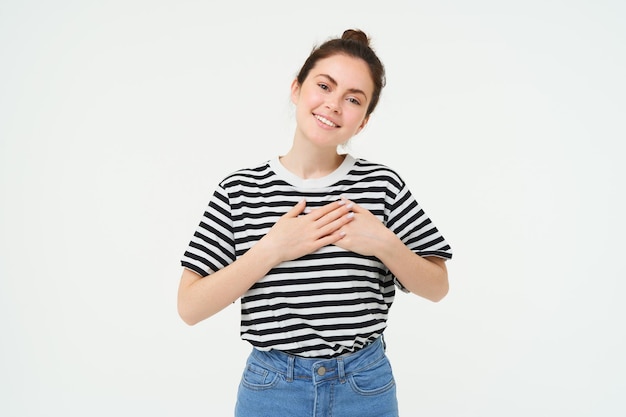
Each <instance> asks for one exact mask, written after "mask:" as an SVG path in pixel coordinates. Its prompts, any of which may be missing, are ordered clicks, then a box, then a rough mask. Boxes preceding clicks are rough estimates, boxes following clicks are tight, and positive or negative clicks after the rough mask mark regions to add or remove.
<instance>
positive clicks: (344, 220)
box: [320, 212, 354, 236]
mask: <svg viewBox="0 0 626 417" xmlns="http://www.w3.org/2000/svg"><path fill="white" fill-rule="evenodd" d="M353 219H354V213H352V212H349V213H345V214H344V215H342V216H340V217H338V218H336V219H334V220H332V221H330V222H329V223H327V224H325V225H324V226H323V227H321V228H320V234H321V235H322V236H327V235H330V234H334V233H337V232H338V231H339V230H340V229H341V228H342V227H343V226H345V225H346V224H348V223H350V222H351V221H352V220H353Z"/></svg>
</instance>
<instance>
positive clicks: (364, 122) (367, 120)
mask: <svg viewBox="0 0 626 417" xmlns="http://www.w3.org/2000/svg"><path fill="white" fill-rule="evenodd" d="M369 121H370V116H369V115H367V116H365V119H363V121H362V122H361V125H360V126H359V127H358V129H357V130H356V133H355V135H358V134H359V133H360V132H361V130H363V128H365V126H366V125H367V122H369Z"/></svg>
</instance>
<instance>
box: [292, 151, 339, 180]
mask: <svg viewBox="0 0 626 417" xmlns="http://www.w3.org/2000/svg"><path fill="white" fill-rule="evenodd" d="M344 159H345V155H339V154H338V153H337V150H336V149H333V150H322V149H319V148H318V149H307V150H304V149H299V148H298V147H296V146H295V145H294V146H292V148H291V149H290V150H289V152H287V153H286V154H285V155H284V156H281V157H280V162H281V163H282V164H283V166H284V167H285V168H287V170H288V171H290V172H291V173H293V174H295V175H297V176H298V177H300V178H302V179H314V178H322V177H325V176H327V175H329V174H330V173H332V172H333V171H335V170H336V169H337V168H339V166H340V165H341V163H342V162H343V161H344Z"/></svg>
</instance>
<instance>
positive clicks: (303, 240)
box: [178, 200, 352, 325]
mask: <svg viewBox="0 0 626 417" xmlns="http://www.w3.org/2000/svg"><path fill="white" fill-rule="evenodd" d="M305 207H306V202H305V201H304V200H303V201H301V202H300V203H298V204H296V205H295V206H294V207H293V208H292V209H291V210H290V211H289V212H287V213H286V214H285V215H284V216H282V217H281V218H280V219H279V220H278V222H276V224H275V225H274V226H273V227H272V228H271V229H270V231H269V232H268V233H267V234H266V235H265V236H264V237H263V238H261V240H259V241H258V242H257V243H256V244H255V245H254V246H252V247H251V248H250V249H249V250H248V251H247V252H246V253H245V254H244V255H242V256H241V257H239V259H237V260H236V261H235V262H233V263H232V264H230V265H228V266H226V267H224V268H223V269H220V270H219V271H216V272H214V273H212V274H210V275H209V276H207V277H204V278H202V277H201V276H200V275H198V274H197V273H195V272H192V271H191V270H188V269H184V270H183V274H182V277H181V279H180V285H179V287H178V314H179V315H180V316H181V318H182V319H183V321H185V323H187V324H190V325H192V324H196V323H198V322H200V321H202V320H204V319H206V318H208V317H210V316H212V315H213V314H215V313H217V312H219V311H221V310H222V309H224V308H225V307H226V306H228V305H230V304H231V303H233V302H234V301H236V300H237V299H238V298H239V297H241V296H242V295H243V294H245V293H246V291H248V289H249V288H250V287H251V286H252V285H254V283H255V282H257V281H258V280H259V279H261V278H263V277H264V276H265V275H266V274H267V273H268V272H269V271H270V270H271V269H272V268H273V267H275V266H276V265H278V264H280V263H281V262H285V261H288V260H292V259H297V258H299V257H301V256H304V255H306V254H309V253H311V252H314V251H316V250H317V249H319V248H321V247H323V246H326V245H330V244H333V243H335V242H337V241H338V240H339V239H341V238H342V234H341V233H340V232H339V229H340V228H341V227H342V226H344V225H345V224H347V223H348V222H350V221H352V217H351V216H350V217H349V216H347V214H348V212H349V211H350V208H348V207H346V204H345V202H344V201H342V200H340V201H337V202H332V203H329V204H327V205H326V206H324V207H321V208H319V209H317V210H313V211H312V212H311V213H309V214H306V215H303V216H301V214H302V213H303V212H304V209H305Z"/></svg>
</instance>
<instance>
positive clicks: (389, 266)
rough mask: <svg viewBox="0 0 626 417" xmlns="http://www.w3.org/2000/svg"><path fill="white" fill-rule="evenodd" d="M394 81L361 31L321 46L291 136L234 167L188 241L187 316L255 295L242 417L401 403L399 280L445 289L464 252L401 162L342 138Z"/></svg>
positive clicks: (193, 319) (182, 301) (392, 409)
mask: <svg viewBox="0 0 626 417" xmlns="http://www.w3.org/2000/svg"><path fill="white" fill-rule="evenodd" d="M384 83H385V72H384V67H383V65H382V63H381V62H380V60H379V59H378V57H377V56H376V54H375V53H374V51H373V50H372V49H371V47H370V46H369V39H368V37H367V36H366V35H365V34H364V33H363V32H361V31H359V30H347V31H345V32H344V33H343V36H342V37H341V38H337V39H332V40H329V41H327V42H325V43H324V44H322V45H321V46H319V47H317V48H316V49H314V51H313V52H312V53H311V55H310V56H309V58H308V59H307V60H306V62H305V63H304V65H303V67H302V68H301V70H300V72H299V74H298V76H297V77H296V79H295V80H294V81H293V83H292V85H291V100H292V101H293V103H294V105H295V107H296V123H297V124H296V130H295V134H294V139H293V145H292V147H291V149H290V150H289V152H287V153H286V154H285V155H283V156H280V157H274V158H271V159H270V160H268V161H266V162H263V163H260V164H259V165H257V166H253V167H250V168H247V169H242V170H239V171H237V172H234V173H232V174H230V175H228V176H226V177H225V178H224V180H223V181H222V182H221V183H220V184H219V186H218V187H217V188H216V190H215V192H214V194H213V197H212V198H211V201H210V202H209V204H208V207H207V209H206V211H205V213H204V215H203V217H202V220H201V222H200V225H199V226H198V229H197V231H196V233H195V234H194V236H193V238H192V239H191V242H190V243H189V246H188V248H187V250H186V251H185V253H184V256H183V258H182V266H183V274H182V277H181V281H180V288H179V294H178V308H179V313H180V316H181V317H182V318H183V320H184V321H185V322H186V323H188V324H195V323H198V322H200V321H202V320H204V319H206V318H208V317H210V316H212V315H213V314H215V313H217V312H218V311H220V310H222V309H223V308H224V307H226V306H228V305H230V304H232V303H233V302H235V301H236V300H238V299H241V337H242V339H244V340H247V341H248V342H249V343H250V344H251V345H252V352H251V354H250V356H249V358H248V361H247V364H246V367H245V369H244V372H243V376H242V379H241V383H240V385H239V391H238V396H237V404H236V415H237V416H239V417H247V416H255V417H260V416H270V417H287V416H296V417H304V416H330V415H332V416H340V417H349V416H358V417H367V416H372V417H385V416H397V415H398V404H397V400H396V390H395V382H394V378H393V374H392V371H391V366H390V364H389V361H388V359H387V357H386V355H385V345H384V342H383V337H382V336H383V332H384V330H385V327H386V321H387V315H388V312H389V309H390V307H391V305H392V303H393V300H394V295H395V287H396V286H397V287H398V288H399V289H401V290H402V291H404V292H412V293H414V294H417V295H419V296H421V297H424V298H426V299H429V300H432V301H439V300H440V299H442V298H443V297H444V296H445V295H446V293H447V291H448V277H447V270H446V265H445V261H446V260H447V259H450V258H451V257H452V251H451V248H450V246H449V245H448V243H447V242H446V241H445V240H444V238H443V237H442V235H441V234H440V232H439V231H438V229H437V228H436V227H435V226H434V225H433V223H432V222H431V221H430V219H429V218H428V217H427V216H426V214H425V213H424V211H423V210H422V209H421V208H420V206H419V205H418V203H417V202H416V200H415V199H414V197H413V196H412V194H411V192H410V191H409V189H408V188H407V187H406V184H405V183H404V181H403V180H402V179H401V178H400V176H399V175H398V174H397V173H396V172H394V171H393V170H392V169H390V168H389V167H387V166H384V165H381V164H378V163H373V162H369V161H366V160H364V159H360V158H355V157H353V156H352V155H349V154H341V153H338V151H337V149H338V146H339V145H342V144H345V143H346V142H347V141H349V140H350V138H352V137H353V136H354V135H356V134H358V133H359V132H360V131H361V130H362V129H363V128H364V127H365V125H366V124H367V123H368V121H369V118H370V115H371V114H372V112H373V111H374V109H375V108H376V105H377V103H378V99H379V96H380V93H381V90H382V88H383V86H384Z"/></svg>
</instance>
